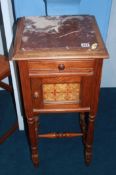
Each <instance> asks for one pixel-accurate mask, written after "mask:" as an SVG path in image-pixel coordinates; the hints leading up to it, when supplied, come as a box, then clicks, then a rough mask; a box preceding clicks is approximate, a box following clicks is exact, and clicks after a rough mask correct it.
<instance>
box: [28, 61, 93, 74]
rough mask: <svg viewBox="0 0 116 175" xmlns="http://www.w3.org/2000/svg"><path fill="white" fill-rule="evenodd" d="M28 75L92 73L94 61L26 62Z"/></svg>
mask: <svg viewBox="0 0 116 175" xmlns="http://www.w3.org/2000/svg"><path fill="white" fill-rule="evenodd" d="M28 68H29V73H30V74H38V73H40V74H52V73H73V74H74V73H92V72H93V68H94V60H83V61H82V60H78V61H36V60H35V61H28Z"/></svg>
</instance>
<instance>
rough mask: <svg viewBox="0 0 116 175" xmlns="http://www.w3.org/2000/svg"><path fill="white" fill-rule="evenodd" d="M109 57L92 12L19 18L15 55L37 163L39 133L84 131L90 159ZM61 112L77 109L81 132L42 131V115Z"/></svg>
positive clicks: (60, 136)
mask: <svg viewBox="0 0 116 175" xmlns="http://www.w3.org/2000/svg"><path fill="white" fill-rule="evenodd" d="M107 57H108V53H107V50H106V48H105V46H104V43H103V41H102V39H101V35H100V32H99V29H98V26H97V24H96V21H95V18H94V17H93V16H89V15H88V16H87V15H82V16H51V17H50V16H47V17H25V18H20V19H19V21H18V24H17V31H16V36H15V42H14V51H13V60H14V61H15V62H17V64H18V68H19V74H20V81H21V88H22V96H23V102H24V109H25V115H26V120H27V123H28V129H29V141H30V146H31V151H32V160H33V163H34V165H35V166H37V165H38V163H39V157H38V138H63V137H78V136H82V139H83V144H84V149H85V161H86V163H87V164H89V163H90V162H91V158H92V143H93V134H94V121H95V117H96V112H97V107H98V97H99V90H100V80H101V71H102V63H103V59H104V58H107ZM60 112H79V113H80V127H81V131H82V132H79V133H70V132H69V133H46V134H40V133H39V132H38V128H39V124H38V122H39V115H40V114H41V113H59V115H60ZM86 113H88V114H89V115H88V116H86V115H85V114H86ZM86 121H87V122H86Z"/></svg>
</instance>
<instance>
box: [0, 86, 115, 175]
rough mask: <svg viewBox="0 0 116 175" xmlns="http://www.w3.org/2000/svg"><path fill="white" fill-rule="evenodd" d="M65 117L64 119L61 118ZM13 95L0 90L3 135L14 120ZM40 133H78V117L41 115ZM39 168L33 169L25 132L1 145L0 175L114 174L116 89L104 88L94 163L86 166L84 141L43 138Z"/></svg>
mask: <svg viewBox="0 0 116 175" xmlns="http://www.w3.org/2000/svg"><path fill="white" fill-rule="evenodd" d="M62 116H63V117H62ZM15 119H16V113H15V109H14V105H13V102H12V98H11V95H10V94H9V93H7V92H6V91H0V135H2V133H4V131H5V130H6V128H8V127H10V125H11V123H13V121H15ZM40 120H41V132H46V131H47V132H50V131H78V130H79V127H78V114H75V113H73V114H72V113H70V114H49V115H48V114H47V115H41V117H40ZM39 152H40V166H39V168H34V167H33V164H32V161H31V159H30V152H29V147H28V142H27V137H26V135H25V132H23V131H18V130H17V131H16V132H15V133H14V134H13V135H12V136H11V137H10V138H9V139H8V140H7V141H6V142H4V143H3V144H1V145H0V175H10V174H12V175H76V174H77V175H115V174H116V88H103V89H101V93H100V102H99V110H98V114H97V119H96V124H95V138H94V150H93V152H94V156H93V161H92V164H91V165H90V166H89V167H87V166H86V165H85V164H84V156H83V146H82V143H81V138H73V139H54V140H49V139H45V140H44V139H40V141H39Z"/></svg>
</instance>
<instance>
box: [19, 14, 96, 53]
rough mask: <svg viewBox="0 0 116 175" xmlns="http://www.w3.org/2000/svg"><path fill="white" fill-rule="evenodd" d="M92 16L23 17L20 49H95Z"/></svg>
mask: <svg viewBox="0 0 116 175" xmlns="http://www.w3.org/2000/svg"><path fill="white" fill-rule="evenodd" d="M93 20H94V18H93V17H92V16H89V15H88V16H87V15H85V16H51V17H49V16H48V17H37V16H35V17H25V22H24V29H23V33H22V38H21V46H20V49H21V50H23V51H31V50H38V49H51V48H52V49H53V48H55V49H66V50H70V49H75V48H76V49H92V50H94V49H97V48H98V45H99V43H98V41H97V38H96V32H95V30H94V28H93Z"/></svg>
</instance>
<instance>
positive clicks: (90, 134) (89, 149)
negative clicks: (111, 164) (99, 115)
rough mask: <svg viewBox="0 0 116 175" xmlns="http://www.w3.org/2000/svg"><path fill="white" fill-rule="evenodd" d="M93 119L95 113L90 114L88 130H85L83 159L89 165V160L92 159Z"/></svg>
mask: <svg viewBox="0 0 116 175" xmlns="http://www.w3.org/2000/svg"><path fill="white" fill-rule="evenodd" d="M94 121H95V115H91V114H90V115H89V119H88V130H87V136H86V144H85V161H86V164H87V165H89V164H90V163H91V160H92V144H93V137H94Z"/></svg>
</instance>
